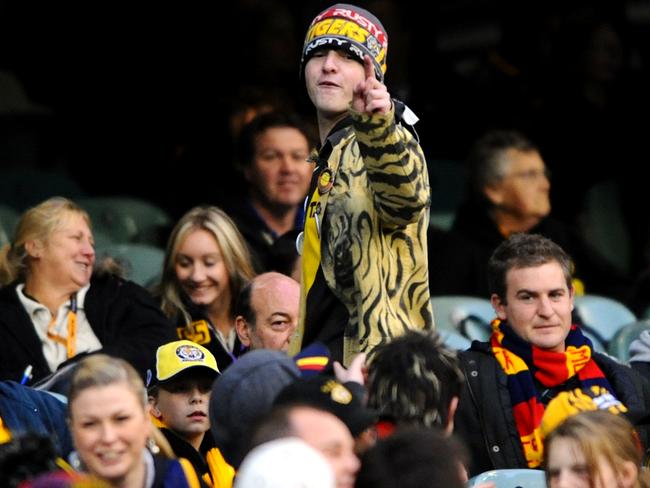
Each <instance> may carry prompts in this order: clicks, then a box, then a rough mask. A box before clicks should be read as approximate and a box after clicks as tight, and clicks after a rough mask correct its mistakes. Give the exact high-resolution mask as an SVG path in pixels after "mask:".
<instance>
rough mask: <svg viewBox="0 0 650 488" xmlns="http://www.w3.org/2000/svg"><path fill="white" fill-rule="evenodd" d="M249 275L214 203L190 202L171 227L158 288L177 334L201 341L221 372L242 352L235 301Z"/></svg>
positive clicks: (242, 250)
mask: <svg viewBox="0 0 650 488" xmlns="http://www.w3.org/2000/svg"><path fill="white" fill-rule="evenodd" d="M253 276H254V271H253V266H252V264H251V257H250V253H249V251H248V248H247V246H246V243H245V241H244V239H243V237H242V236H241V234H240V233H239V231H238V230H237V227H236V226H235V224H234V222H233V221H232V220H231V219H230V217H228V216H227V215H226V213H225V212H223V211H222V210H221V209H219V208H217V207H195V208H193V209H192V210H190V211H189V212H187V213H186V214H185V215H184V216H183V217H182V218H181V219H180V220H179V221H178V223H177V224H176V226H175V227H174V229H173V230H172V233H171V236H170V237H169V241H168V243H167V250H166V254H165V263H164V269H163V274H162V281H161V284H160V288H159V293H160V295H161V306H162V310H163V312H164V313H165V315H167V317H169V318H171V319H172V320H174V321H175V322H176V327H177V332H178V337H179V338H180V339H189V340H191V341H193V342H196V343H198V344H201V345H202V346H203V347H205V348H206V349H208V350H209V351H210V352H211V353H212V354H213V355H214V356H215V358H216V360H217V364H218V365H219V369H220V370H221V371H223V370H224V369H225V368H227V367H228V366H229V365H230V364H231V363H232V362H233V361H234V360H235V359H236V358H237V357H238V356H239V355H240V354H241V352H242V345H241V343H240V342H239V339H238V338H237V334H236V332H235V316H234V310H235V301H236V300H237V297H238V295H239V292H240V290H241V289H242V288H243V287H244V285H245V284H246V283H248V281H250V280H251V279H252V278H253Z"/></svg>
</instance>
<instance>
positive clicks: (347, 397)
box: [321, 380, 352, 405]
mask: <svg viewBox="0 0 650 488" xmlns="http://www.w3.org/2000/svg"><path fill="white" fill-rule="evenodd" d="M321 391H322V392H323V393H329V395H330V398H331V399H332V401H333V402H336V403H340V404H342V405H347V404H349V403H350V402H351V401H352V393H351V392H350V390H348V389H347V388H346V387H345V386H343V385H342V384H341V383H338V382H337V381H334V380H331V381H328V382H327V383H325V384H324V385H323V386H321Z"/></svg>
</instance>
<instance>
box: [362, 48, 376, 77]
mask: <svg viewBox="0 0 650 488" xmlns="http://www.w3.org/2000/svg"><path fill="white" fill-rule="evenodd" d="M363 69H364V70H365V72H366V79H368V78H372V79H373V80H374V79H375V66H374V65H373V64H372V58H371V57H370V56H368V55H367V54H366V55H365V56H364V57H363Z"/></svg>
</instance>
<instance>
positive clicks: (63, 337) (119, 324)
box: [0, 197, 174, 382]
mask: <svg viewBox="0 0 650 488" xmlns="http://www.w3.org/2000/svg"><path fill="white" fill-rule="evenodd" d="M94 265H95V249H94V241H93V234H92V230H91V222H90V218H89V217H88V214H87V213H86V212H85V211H84V210H83V209H81V208H80V207H78V206H77V205H76V204H74V203H73V202H71V201H70V200H67V199H65V198H61V197H54V198H50V199H49V200H46V201H44V202H42V203H40V204H39V205H37V206H35V207H33V208H31V209H29V210H27V211H26V212H25V213H24V214H23V215H22V217H21V218H20V220H19V222H18V225H17V227H16V232H15V236H14V239H13V240H12V242H11V245H7V246H5V247H4V248H3V249H2V250H1V251H0V285H4V287H3V288H2V289H1V290H0V379H11V380H15V381H19V382H20V381H21V380H22V382H27V381H29V378H30V377H31V380H32V381H36V380H39V379H41V378H43V377H45V376H47V375H49V374H50V373H52V372H53V371H55V370H56V369H57V368H58V367H59V366H60V365H61V364H62V363H65V362H67V361H69V360H72V359H74V358H76V357H77V356H78V355H80V354H84V353H90V352H96V351H103V352H106V353H107V354H111V355H115V356H118V357H122V358H124V359H126V360H128V361H129V362H130V363H131V364H133V365H134V366H135V367H136V369H137V370H138V371H139V372H140V373H141V374H142V375H144V374H145V372H146V370H147V369H148V368H151V366H152V363H153V360H154V358H155V352H156V349H157V348H158V346H160V345H161V344H164V343H166V342H169V341H170V340H172V339H173V338H174V335H173V330H172V327H171V324H170V323H169V321H168V320H167V319H166V318H165V316H164V315H163V314H162V313H161V312H160V309H159V308H158V307H157V304H156V302H155V300H154V299H153V298H152V297H151V296H150V295H149V293H148V292H147V291H146V290H144V289H143V288H141V287H140V286H138V285H136V284H135V283H131V282H128V281H125V280H122V279H120V278H118V277H116V276H113V275H110V274H104V275H103V276H94V275H93V266H94Z"/></svg>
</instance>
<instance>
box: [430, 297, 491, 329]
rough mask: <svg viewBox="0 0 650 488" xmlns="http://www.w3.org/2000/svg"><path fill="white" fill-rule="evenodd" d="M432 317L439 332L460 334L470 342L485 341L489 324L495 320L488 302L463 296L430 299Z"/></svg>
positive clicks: (483, 299)
mask: <svg viewBox="0 0 650 488" xmlns="http://www.w3.org/2000/svg"><path fill="white" fill-rule="evenodd" d="M431 306H432V308H433V317H434V319H435V324H436V328H437V329H438V330H439V331H443V330H452V331H456V332H460V333H461V334H462V335H464V336H465V337H466V338H468V339H470V340H474V339H476V340H486V339H487V338H488V337H489V336H490V332H491V330H490V322H491V321H492V319H494V318H495V313H494V309H493V308H492V304H491V303H490V301H489V300H487V299H485V298H477V297H471V296H464V295H446V296H435V297H431Z"/></svg>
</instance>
